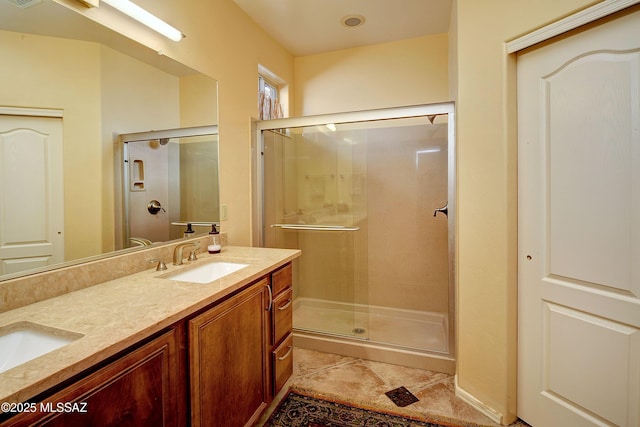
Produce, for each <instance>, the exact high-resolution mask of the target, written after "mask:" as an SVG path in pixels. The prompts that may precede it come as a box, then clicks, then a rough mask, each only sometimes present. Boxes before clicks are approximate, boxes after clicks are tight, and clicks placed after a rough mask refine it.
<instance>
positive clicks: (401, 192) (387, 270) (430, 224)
mask: <svg viewBox="0 0 640 427" xmlns="http://www.w3.org/2000/svg"><path fill="white" fill-rule="evenodd" d="M366 147H367V175H366V176H367V186H368V188H369V190H368V209H367V211H368V226H369V233H368V240H369V241H368V261H369V262H368V280H369V304H371V305H373V306H386V307H395V308H401V309H407V310H419V311H428V312H439V313H447V311H448V304H449V288H448V279H449V271H448V268H449V265H448V244H447V240H448V233H447V218H446V217H445V216H443V215H438V216H437V217H435V218H434V217H433V213H434V209H436V208H439V207H442V206H444V205H445V204H446V203H447V177H448V174H447V158H448V156H447V125H446V123H444V124H439V125H432V126H430V127H428V128H425V127H424V126H404V127H394V128H380V129H376V130H375V131H372V132H370V133H369V137H368V140H367V144H366Z"/></svg>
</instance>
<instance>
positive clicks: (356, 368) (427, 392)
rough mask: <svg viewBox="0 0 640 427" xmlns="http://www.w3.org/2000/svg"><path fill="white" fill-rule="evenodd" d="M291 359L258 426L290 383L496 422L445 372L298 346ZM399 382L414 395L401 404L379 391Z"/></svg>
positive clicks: (373, 402)
mask: <svg viewBox="0 0 640 427" xmlns="http://www.w3.org/2000/svg"><path fill="white" fill-rule="evenodd" d="M293 360H294V367H293V376H292V377H291V378H290V379H289V381H288V383H287V384H286V385H285V387H284V388H283V391H282V392H281V393H280V394H279V395H278V396H277V397H276V399H275V401H274V403H273V404H272V405H271V407H270V408H269V409H268V410H267V411H266V413H265V415H264V416H263V417H262V419H261V420H260V422H259V423H258V425H259V426H261V425H263V424H264V423H265V422H266V420H267V419H268V415H269V414H270V413H271V412H272V411H273V409H274V408H275V407H276V406H277V403H278V402H279V401H280V399H282V397H284V394H285V392H286V390H287V389H288V388H290V387H291V388H294V389H298V390H301V391H307V392H311V393H313V394H314V395H316V396H318V397H327V398H333V399H337V400H341V401H344V402H347V403H354V404H360V405H362V406H365V407H370V408H378V409H379V410H383V411H389V412H393V413H396V414H400V415H406V416H414V417H425V416H428V417H436V418H440V419H442V420H447V419H452V420H460V421H462V422H468V423H475V424H478V425H480V426H490V427H494V426H499V424H495V423H493V422H492V421H491V420H490V419H489V418H487V417H486V416H485V415H483V414H481V413H480V412H478V411H477V410H475V409H474V408H473V407H471V406H470V405H468V404H467V403H466V402H464V401H462V400H461V399H459V398H458V397H456V395H455V386H454V380H453V376H451V375H448V374H443V373H440V372H433V371H426V370H421V369H415V368H407V367H403V366H397V365H391V364H387V363H381V362H373V361H369V360H363V359H356V358H352V357H346V356H339V355H336V354H330V353H322V352H317V351H312V350H306V349H301V348H294V353H293ZM402 386H404V387H406V388H407V389H408V390H409V391H410V392H411V393H413V394H414V395H415V396H416V397H417V398H418V399H419V401H418V402H415V403H413V404H411V405H408V406H406V407H404V408H401V407H398V406H396V405H395V404H394V403H393V402H392V401H391V400H390V399H389V397H387V396H386V395H385V393H386V392H388V391H390V390H393V389H396V388H398V387H402ZM516 426H517V427H527V424H526V423H524V422H522V421H518V422H516V423H514V424H512V427H516Z"/></svg>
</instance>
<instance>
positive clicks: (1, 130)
mask: <svg viewBox="0 0 640 427" xmlns="http://www.w3.org/2000/svg"><path fill="white" fill-rule="evenodd" d="M3 112H6V110H2V109H0V275H4V274H11V273H15V272H18V271H23V270H28V269H32V268H38V267H43V266H46V265H49V264H53V263H58V262H62V261H63V260H64V235H63V227H64V208H63V206H64V204H63V177H62V170H63V169H62V167H63V166H62V118H61V115H60V114H57V115H58V117H46V116H42V114H45V112H43V111H42V110H28V111H25V110H12V111H11V113H12V114H2V113H3ZM56 113H59V112H55V111H54V112H51V114H56ZM16 114H17V115H16ZM19 114H36V116H31V115H19Z"/></svg>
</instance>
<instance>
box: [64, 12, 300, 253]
mask: <svg viewBox="0 0 640 427" xmlns="http://www.w3.org/2000/svg"><path fill="white" fill-rule="evenodd" d="M55 1H56V2H57V3H60V4H64V5H65V6H67V7H69V8H71V9H73V10H76V11H78V12H79V13H82V14H85V15H87V16H88V17H89V18H90V19H93V20H95V21H97V22H100V23H102V24H103V25H105V26H107V27H109V28H112V29H115V30H116V31H118V32H120V33H122V34H125V35H127V36H128V37H130V38H132V39H134V40H137V41H139V42H140V43H142V44H144V45H146V46H149V47H151V48H152V49H154V50H156V51H161V52H162V53H163V54H165V55H167V56H168V57H171V58H173V59H176V60H178V61H179V62H182V63H184V64H186V65H188V66H190V67H192V68H194V69H196V70H198V71H200V72H201V73H203V74H205V75H208V76H210V77H213V78H215V79H216V80H218V100H219V105H220V108H219V116H218V118H219V126H220V162H221V167H220V175H221V177H222V179H221V182H220V186H221V195H220V199H221V200H220V202H221V203H223V204H227V205H228V216H229V220H228V221H224V222H223V223H222V231H225V232H227V233H228V236H229V241H230V243H232V244H235V245H249V244H251V179H250V178H251V126H250V124H251V118H252V117H256V116H257V104H258V96H257V78H258V64H262V65H264V66H265V67H267V68H268V69H269V70H271V71H272V72H273V73H275V74H277V75H278V76H280V77H281V78H282V79H283V80H285V81H286V82H292V81H293V57H292V55H291V54H289V53H288V52H287V51H286V50H284V48H282V47H281V46H280V45H278V44H277V43H276V42H275V41H273V39H271V38H270V37H268V36H267V35H266V33H264V31H262V30H261V29H260V28H259V27H258V26H257V25H256V24H255V22H254V21H253V20H251V19H250V18H249V17H248V16H247V15H246V14H245V13H244V12H243V11H242V10H241V9H240V8H239V7H238V6H237V5H236V4H235V3H234V2H233V1H232V0H209V1H203V2H196V3H194V2H181V1H163V2H158V1H155V0H138V1H137V2H136V3H137V4H139V5H140V6H142V7H144V8H145V9H147V10H149V11H150V12H151V13H154V14H156V15H157V16H159V17H161V18H164V19H166V20H167V21H168V22H169V23H171V24H172V25H174V26H175V27H177V28H179V29H180V30H181V31H182V32H183V33H184V34H186V36H187V37H186V38H185V39H183V40H182V41H180V42H179V43H175V42H172V41H169V40H168V39H164V38H163V37H162V36H156V35H155V34H154V33H153V32H152V31H149V30H148V29H146V28H145V27H143V26H141V25H139V24H137V23H135V22H131V21H130V20H129V19H124V18H123V17H122V16H121V15H119V14H117V13H114V12H113V11H111V10H110V8H109V7H106V6H105V7H100V8H98V9H95V8H94V9H88V8H86V7H84V6H82V5H81V4H80V3H79V2H77V1H75V0H55ZM289 94H290V99H291V96H293V91H292V90H291V89H290V90H289Z"/></svg>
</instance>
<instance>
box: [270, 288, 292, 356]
mask: <svg viewBox="0 0 640 427" xmlns="http://www.w3.org/2000/svg"><path fill="white" fill-rule="evenodd" d="M271 322H272V324H271V331H272V332H271V345H274V344H277V343H279V342H280V341H281V340H282V339H283V338H284V337H285V336H287V334H289V332H291V329H292V328H293V290H291V288H289V289H288V290H287V291H285V292H284V293H282V294H280V295H278V296H277V297H276V298H274V299H273V314H272V315H271Z"/></svg>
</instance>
